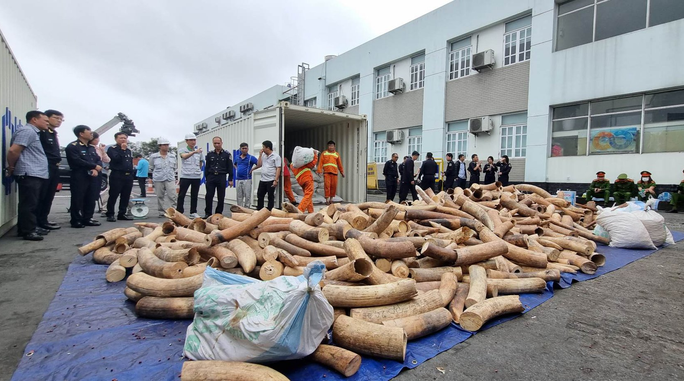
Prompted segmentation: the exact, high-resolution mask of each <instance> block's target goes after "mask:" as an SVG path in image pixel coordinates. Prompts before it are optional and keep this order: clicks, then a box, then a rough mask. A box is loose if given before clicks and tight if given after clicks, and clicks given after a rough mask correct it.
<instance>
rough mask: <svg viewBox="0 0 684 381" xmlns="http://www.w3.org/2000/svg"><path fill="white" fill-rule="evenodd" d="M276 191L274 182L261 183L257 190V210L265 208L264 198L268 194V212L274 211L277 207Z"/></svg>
mask: <svg viewBox="0 0 684 381" xmlns="http://www.w3.org/2000/svg"><path fill="white" fill-rule="evenodd" d="M275 191H276V188H275V187H274V186H273V181H259V188H258V189H257V210H261V209H263V207H264V196H266V194H268V210H271V209H273V206H274V205H275Z"/></svg>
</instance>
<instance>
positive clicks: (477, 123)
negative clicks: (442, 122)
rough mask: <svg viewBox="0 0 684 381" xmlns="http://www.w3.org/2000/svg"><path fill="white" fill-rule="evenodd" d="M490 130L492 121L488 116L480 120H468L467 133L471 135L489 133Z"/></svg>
mask: <svg viewBox="0 0 684 381" xmlns="http://www.w3.org/2000/svg"><path fill="white" fill-rule="evenodd" d="M491 130H492V120H491V118H490V117H489V116H483V117H481V118H473V119H470V120H468V132H470V133H471V134H475V135H477V134H479V133H480V132H486V133H489V131H491Z"/></svg>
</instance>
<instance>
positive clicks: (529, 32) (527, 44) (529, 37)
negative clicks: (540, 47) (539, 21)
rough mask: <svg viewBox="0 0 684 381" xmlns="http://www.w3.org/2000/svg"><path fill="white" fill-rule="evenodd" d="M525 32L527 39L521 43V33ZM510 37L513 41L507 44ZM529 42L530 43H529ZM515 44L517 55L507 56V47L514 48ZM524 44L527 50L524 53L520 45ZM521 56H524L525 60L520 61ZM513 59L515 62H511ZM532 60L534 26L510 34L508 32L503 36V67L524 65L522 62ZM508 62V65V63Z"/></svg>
mask: <svg viewBox="0 0 684 381" xmlns="http://www.w3.org/2000/svg"><path fill="white" fill-rule="evenodd" d="M522 32H525V37H524V38H523V40H522V41H521V33H522ZM508 36H510V37H511V40H510V41H509V42H506V37H508ZM514 37H515V38H514ZM528 40H529V42H528ZM513 42H515V48H516V50H515V53H512V54H508V55H506V45H510V46H513ZM521 42H523V43H524V44H525V47H526V48H527V49H526V50H525V51H524V52H521V51H520V43H521ZM520 55H522V56H523V59H522V60H520V57H519V56H520ZM511 58H513V59H515V62H511V61H512V60H511ZM531 58H532V25H531V24H530V25H527V26H524V27H522V28H519V29H515V30H512V31H510V32H506V33H504V35H503V66H504V67H506V66H511V65H515V64H517V63H522V62H527V61H529V60H530V59H531ZM507 61H508V63H507Z"/></svg>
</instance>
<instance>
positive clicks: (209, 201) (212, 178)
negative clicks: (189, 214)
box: [186, 174, 226, 216]
mask: <svg viewBox="0 0 684 381" xmlns="http://www.w3.org/2000/svg"><path fill="white" fill-rule="evenodd" d="M204 186H205V187H206V188H207V194H206V195H205V196H204V201H205V204H206V207H205V208H204V215H205V216H209V215H211V214H212V212H211V210H212V207H213V206H214V205H213V204H214V194H216V195H217V196H218V204H217V205H216V212H215V213H218V214H223V203H224V200H225V199H226V175H225V174H223V175H207V182H206V183H205V184H204ZM186 191H187V188H186ZM190 197H192V193H191V194H190ZM195 207H197V205H195ZM191 210H192V205H191Z"/></svg>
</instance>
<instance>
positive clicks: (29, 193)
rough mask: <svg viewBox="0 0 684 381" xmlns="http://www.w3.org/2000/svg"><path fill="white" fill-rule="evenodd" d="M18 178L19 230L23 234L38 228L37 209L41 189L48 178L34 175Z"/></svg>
mask: <svg viewBox="0 0 684 381" xmlns="http://www.w3.org/2000/svg"><path fill="white" fill-rule="evenodd" d="M16 180H17V183H18V184H19V208H18V218H17V219H18V221H17V231H18V233H19V235H21V236H23V235H25V234H28V233H31V232H34V231H35V230H36V226H37V224H38V218H37V216H36V210H37V209H38V202H39V200H40V190H41V188H42V187H43V186H44V185H45V182H46V181H47V180H46V179H41V178H39V177H33V176H18V177H16Z"/></svg>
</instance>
